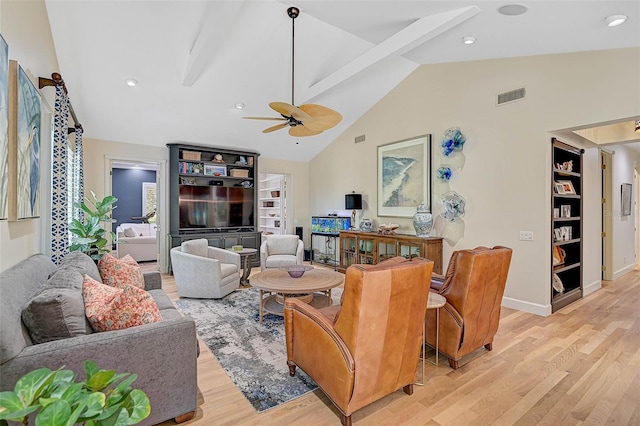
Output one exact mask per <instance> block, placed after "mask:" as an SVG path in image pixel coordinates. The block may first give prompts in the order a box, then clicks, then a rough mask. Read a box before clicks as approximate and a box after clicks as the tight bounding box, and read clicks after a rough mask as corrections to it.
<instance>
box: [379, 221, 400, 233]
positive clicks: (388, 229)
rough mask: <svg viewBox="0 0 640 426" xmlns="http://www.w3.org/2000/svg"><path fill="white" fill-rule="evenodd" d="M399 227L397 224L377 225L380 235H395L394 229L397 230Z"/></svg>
mask: <svg viewBox="0 0 640 426" xmlns="http://www.w3.org/2000/svg"><path fill="white" fill-rule="evenodd" d="M399 227H400V225H398V224H397V223H381V224H380V225H378V233H379V234H382V235H395V233H396V229H398V228H399Z"/></svg>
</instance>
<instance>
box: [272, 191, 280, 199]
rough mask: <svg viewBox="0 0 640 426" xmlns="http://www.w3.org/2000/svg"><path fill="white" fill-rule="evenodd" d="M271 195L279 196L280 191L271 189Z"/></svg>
mask: <svg viewBox="0 0 640 426" xmlns="http://www.w3.org/2000/svg"><path fill="white" fill-rule="evenodd" d="M271 196H272V197H273V198H278V197H280V191H271Z"/></svg>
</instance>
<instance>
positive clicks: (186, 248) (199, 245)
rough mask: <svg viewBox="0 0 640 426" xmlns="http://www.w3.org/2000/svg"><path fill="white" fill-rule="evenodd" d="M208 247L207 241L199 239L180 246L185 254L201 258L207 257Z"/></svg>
mask: <svg viewBox="0 0 640 426" xmlns="http://www.w3.org/2000/svg"><path fill="white" fill-rule="evenodd" d="M208 246H209V242H208V241H207V240H206V239H204V238H199V239H197V240H189V241H185V242H184V243H182V244H181V245H180V250H182V252H183V253H189V254H193V255H195V256H200V257H207V247H208Z"/></svg>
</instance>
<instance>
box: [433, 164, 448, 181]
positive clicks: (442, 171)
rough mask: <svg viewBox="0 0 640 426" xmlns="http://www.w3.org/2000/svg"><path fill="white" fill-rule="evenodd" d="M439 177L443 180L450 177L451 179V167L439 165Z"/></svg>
mask: <svg viewBox="0 0 640 426" xmlns="http://www.w3.org/2000/svg"><path fill="white" fill-rule="evenodd" d="M436 173H437V176H438V179H439V180H441V181H442V182H446V181H448V180H449V179H451V167H449V166H441V167H438V170H437V171H436Z"/></svg>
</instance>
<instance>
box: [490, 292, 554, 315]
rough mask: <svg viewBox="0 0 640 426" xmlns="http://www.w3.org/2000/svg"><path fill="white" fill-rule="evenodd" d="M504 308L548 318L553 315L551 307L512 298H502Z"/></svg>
mask: <svg viewBox="0 0 640 426" xmlns="http://www.w3.org/2000/svg"><path fill="white" fill-rule="evenodd" d="M502 306H504V307H506V308H511V309H517V310H518V311H524V312H529V313H530V314H534V315H540V316H542V317H548V316H549V315H551V305H539V304H537V303H531V302H525V301H524V300H520V299H512V298H510V297H503V298H502Z"/></svg>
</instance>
